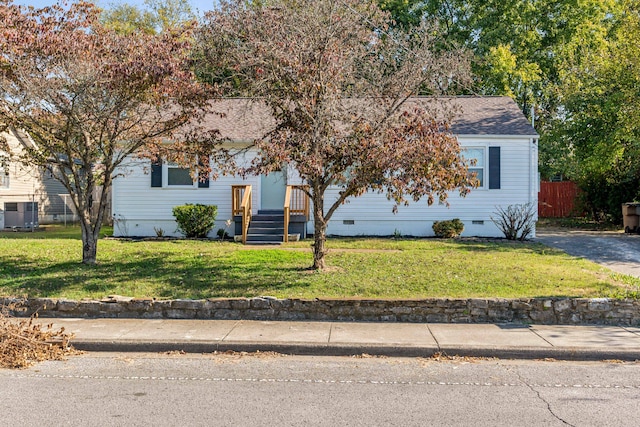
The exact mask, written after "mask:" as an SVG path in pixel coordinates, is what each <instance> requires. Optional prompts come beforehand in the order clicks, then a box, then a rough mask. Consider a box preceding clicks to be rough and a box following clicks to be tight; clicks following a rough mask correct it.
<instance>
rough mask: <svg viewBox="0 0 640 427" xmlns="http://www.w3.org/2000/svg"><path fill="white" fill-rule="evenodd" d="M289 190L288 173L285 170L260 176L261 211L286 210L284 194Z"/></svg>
mask: <svg viewBox="0 0 640 427" xmlns="http://www.w3.org/2000/svg"><path fill="white" fill-rule="evenodd" d="M286 190H287V173H286V171H285V170H281V171H277V172H271V173H270V174H269V175H261V176H260V199H261V203H260V204H261V209H263V210H264V209H277V210H282V209H283V208H284V194H285V192H286Z"/></svg>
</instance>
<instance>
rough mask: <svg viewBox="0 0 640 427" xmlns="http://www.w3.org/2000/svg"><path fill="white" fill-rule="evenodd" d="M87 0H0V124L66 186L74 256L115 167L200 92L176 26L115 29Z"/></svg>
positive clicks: (98, 220) (160, 132) (91, 242)
mask: <svg viewBox="0 0 640 427" xmlns="http://www.w3.org/2000/svg"><path fill="white" fill-rule="evenodd" d="M98 15H99V9H97V8H96V7H95V6H94V5H92V4H89V3H82V2H79V3H73V4H71V5H69V6H67V5H64V4H62V5H61V4H57V5H54V6H51V7H45V8H42V9H34V8H25V7H21V6H17V5H14V4H12V1H11V0H0V27H2V30H1V31H0V124H1V125H2V126H4V127H5V128H12V129H14V130H16V132H15V133H16V134H18V135H28V138H29V140H28V141H25V147H27V150H26V152H25V155H24V156H23V158H22V161H23V162H24V163H26V164H29V165H35V166H39V167H42V168H44V169H46V170H49V171H50V172H51V174H52V176H53V177H55V178H56V179H58V180H60V182H62V184H63V185H64V186H65V188H66V189H67V190H68V191H69V193H70V194H71V200H72V201H73V205H74V206H75V209H76V211H77V213H78V215H79V218H80V225H81V229H82V242H83V248H82V262H83V263H85V264H93V263H95V262H96V251H97V243H98V242H97V240H98V236H99V232H100V227H101V224H102V222H103V220H104V214H105V207H106V205H107V196H108V194H109V193H108V191H109V188H110V187H111V183H112V179H113V177H114V176H113V174H114V171H115V170H116V167H117V166H119V165H120V164H122V162H123V161H124V160H125V159H126V158H127V157H129V156H131V155H133V154H136V153H139V152H140V151H141V150H146V151H153V150H152V148H153V147H157V146H158V144H160V143H161V140H162V139H163V138H171V137H172V135H173V134H174V132H176V131H177V130H178V129H180V128H181V127H182V126H183V125H184V124H185V123H187V122H188V121H190V120H192V121H193V120H196V119H197V116H198V115H199V114H201V111H202V108H203V106H204V105H205V103H206V93H205V92H204V91H203V90H202V88H201V87H200V85H198V84H197V82H196V81H195V80H194V78H193V75H192V73H191V72H190V71H189V70H188V69H187V66H188V61H187V59H188V54H189V51H190V46H189V44H188V43H187V42H186V40H188V39H189V38H188V37H184V36H183V35H182V34H180V33H179V32H177V31H167V32H165V33H163V34H162V35H159V36H157V35H149V34H144V33H142V32H135V33H132V34H128V35H122V34H118V33H116V32H115V31H113V30H109V29H106V28H104V27H103V26H102V25H101V24H100V23H99V21H98Z"/></svg>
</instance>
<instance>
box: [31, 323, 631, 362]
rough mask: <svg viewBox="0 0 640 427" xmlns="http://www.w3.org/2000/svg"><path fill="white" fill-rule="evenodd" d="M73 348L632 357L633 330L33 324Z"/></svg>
mask: <svg viewBox="0 0 640 427" xmlns="http://www.w3.org/2000/svg"><path fill="white" fill-rule="evenodd" d="M37 322H39V323H41V324H52V325H53V328H55V329H57V328H60V327H64V328H65V332H70V333H73V334H74V338H73V339H72V340H71V344H72V345H73V346H74V347H75V348H77V349H79V350H87V351H108V352H167V351H184V352H187V353H209V352H214V351H218V352H225V351H237V352H257V351H259V352H267V351H270V352H271V351H273V352H278V353H284V354H298V355H317V356H325V355H326V356H330V355H331V356H342V355H361V354H368V355H384V356H390V357H391V356H393V357H431V356H433V355H435V354H440V355H447V356H469V357H497V358H509V359H558V360H631V361H634V360H640V327H622V326H569V325H520V324H442V323H429V324H426V323H390V322H389V323H368V322H357V323H356V322H303V321H295V322H284V321H282V322H280V321H277V322H276V321H248V320H168V319H153V320H150V319H105V318H101V319H77V318H76V319H64V318H56V319H42V318H41V319H38V320H37Z"/></svg>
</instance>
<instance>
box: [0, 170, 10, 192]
mask: <svg viewBox="0 0 640 427" xmlns="http://www.w3.org/2000/svg"><path fill="white" fill-rule="evenodd" d="M0 188H9V171H4V170H3V169H2V168H0Z"/></svg>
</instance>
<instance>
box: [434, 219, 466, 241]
mask: <svg viewBox="0 0 640 427" xmlns="http://www.w3.org/2000/svg"><path fill="white" fill-rule="evenodd" d="M432 228H433V232H434V233H435V234H436V237H444V238H447V239H451V238H453V237H458V236H459V235H460V234H461V233H462V230H464V224H463V223H462V221H460V220H459V219H458V218H455V219H451V220H447V221H435V222H434V223H433V227H432Z"/></svg>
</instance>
